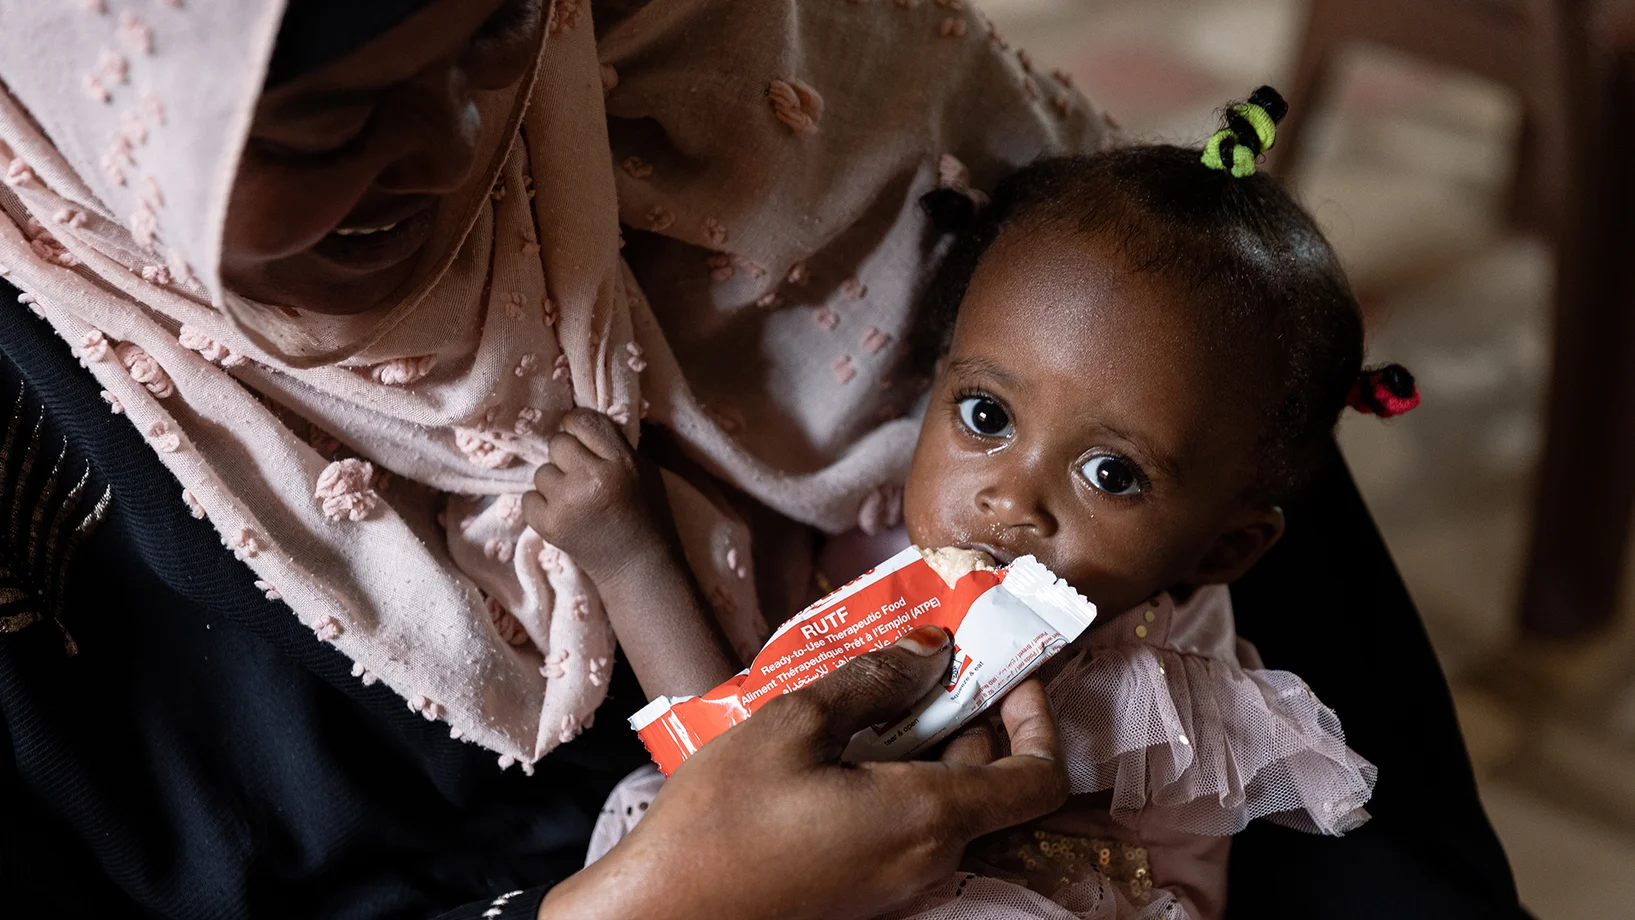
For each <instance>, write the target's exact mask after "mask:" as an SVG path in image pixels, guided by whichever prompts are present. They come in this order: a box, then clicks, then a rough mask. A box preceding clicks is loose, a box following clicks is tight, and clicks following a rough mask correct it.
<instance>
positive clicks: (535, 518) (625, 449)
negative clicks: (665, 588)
mask: <svg viewBox="0 0 1635 920" xmlns="http://www.w3.org/2000/svg"><path fill="white" fill-rule="evenodd" d="M550 451H551V454H550V456H551V460H550V462H549V463H546V464H544V465H543V466H541V467H540V468H539V469H538V470H537V471H535V472H534V488H535V489H537V490H538V491H537V492H529V493H527V494H525V495H524V496H523V497H522V510H523V515H524V517H525V518H526V520H527V521H528V525H529V526H530V527H532V528H533V529H534V531H535V532H536V533H538V534H539V535H540V536H541V537H544V538H545V540H546V541H547V542H549V543H551V544H554V545H556V546H559V547H561V548H562V549H563V550H565V551H567V553H568V555H569V556H572V557H573V560H574V561H575V562H577V563H578V564H579V566H580V568H582V569H584V570H585V574H587V575H589V576H590V577H591V580H593V581H596V582H598V583H602V582H604V581H606V580H608V579H611V578H613V577H615V576H617V575H618V573H619V571H620V570H621V569H623V568H624V567H625V566H626V565H627V564H628V563H629V562H630V561H631V560H632V559H635V558H637V557H638V556H640V555H641V554H642V553H644V552H646V553H652V552H654V551H655V550H654V545H655V541H656V537H657V528H656V527H655V526H654V524H653V520H652V518H651V517H650V516H649V514H648V511H647V504H646V497H645V494H644V492H643V488H642V481H641V473H640V468H639V466H638V464H637V460H636V453H635V451H634V450H632V449H631V448H630V445H629V443H628V442H626V441H625V439H624V435H623V434H621V433H620V431H619V428H618V426H617V425H615V424H614V422H613V420H612V419H610V418H608V417H607V416H605V415H603V414H601V413H600V412H593V411H591V410H589V409H574V410H573V411H571V412H569V413H568V414H567V415H566V416H565V417H564V418H563V419H562V430H561V431H560V432H558V433H557V434H555V435H553V436H552V437H551V440H550Z"/></svg>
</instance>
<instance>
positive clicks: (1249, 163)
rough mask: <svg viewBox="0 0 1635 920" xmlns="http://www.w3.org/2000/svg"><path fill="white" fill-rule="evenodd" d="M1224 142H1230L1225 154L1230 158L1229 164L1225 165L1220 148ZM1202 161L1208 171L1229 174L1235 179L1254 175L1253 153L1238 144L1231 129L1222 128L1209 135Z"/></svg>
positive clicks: (1236, 137)
mask: <svg viewBox="0 0 1635 920" xmlns="http://www.w3.org/2000/svg"><path fill="white" fill-rule="evenodd" d="M1226 141H1231V142H1232V143H1231V147H1230V150H1229V152H1228V153H1227V156H1230V157H1231V158H1232V162H1231V163H1227V162H1226V160H1225V158H1224V157H1222V155H1221V146H1222V144H1224V143H1225V142H1226ZM1203 161H1204V165H1205V166H1207V167H1209V168H1210V169H1218V170H1220V171H1221V172H1229V173H1231V174H1232V177H1233V178H1235V179H1243V178H1246V177H1248V176H1252V175H1254V174H1255V155H1254V153H1252V152H1250V150H1249V148H1248V147H1246V146H1244V145H1243V144H1241V143H1239V142H1238V136H1237V134H1235V133H1234V132H1233V131H1232V129H1231V128H1222V129H1220V130H1219V131H1216V132H1215V133H1214V134H1212V135H1210V137H1209V143H1207V144H1205V145H1204V156H1203Z"/></svg>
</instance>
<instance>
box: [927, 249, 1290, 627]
mask: <svg viewBox="0 0 1635 920" xmlns="http://www.w3.org/2000/svg"><path fill="white" fill-rule="evenodd" d="M1194 309H1195V308H1194V307H1193V306H1192V305H1191V304H1190V303H1189V302H1188V293H1187V292H1186V291H1185V290H1183V289H1179V288H1176V287H1172V286H1171V285H1169V284H1167V283H1166V282H1165V280H1164V279H1163V278H1160V277H1157V276H1155V275H1153V274H1151V273H1141V272H1131V271H1129V270H1127V269H1126V268H1125V267H1124V265H1123V263H1122V262H1121V260H1120V259H1119V258H1118V257H1117V256H1116V255H1115V254H1114V253H1113V252H1112V250H1111V249H1109V248H1108V247H1107V246H1105V245H1104V244H1102V243H1100V242H1099V241H1096V240H1094V239H1090V238H1087V237H1084V236H1082V235H1070V234H1065V233H1059V232H1042V233H1027V232H1025V231H1024V232H1018V231H1015V230H1007V231H1006V233H1005V234H1003V235H1001V237H1000V239H999V240H998V241H996V242H995V243H994V245H993V246H992V247H991V248H990V249H989V250H988V253H987V254H986V255H985V256H984V258H983V260H982V263H981V265H980V266H979V267H978V268H977V271H976V274H975V276H974V277H973V278H972V280H971V285H970V288H969V290H968V292H967V294H966V297H965V301H964V303H963V304H962V305H961V307H960V314H959V320H958V323H957V325H956V327H955V330H954V338H953V344H952V347H951V348H950V349H949V352H948V355H947V356H946V357H945V358H944V360H943V362H942V364H940V365H939V371H938V375H937V381H936V384H935V386H934V387H933V389H932V393H931V402H930V405H929V407H928V408H927V410H926V416H925V421H924V424H923V425H922V427H921V429H920V440H919V445H918V447H917V448H916V449H915V453H914V464H913V469H912V470H911V471H910V473H909V478H908V487H907V492H906V495H905V498H904V517H905V519H906V521H907V524H908V530H909V535H910V536H911V537H912V538H913V540H914V542H915V543H916V544H918V545H921V546H948V545H962V546H967V547H971V548H976V549H982V550H986V551H987V552H989V553H991V554H992V555H993V556H995V557H996V558H998V559H999V560H1000V561H1001V562H1004V561H1008V560H1009V559H1011V558H1013V557H1016V556H1020V555H1024V554H1032V555H1034V556H1036V557H1038V559H1039V560H1040V561H1042V562H1044V563H1045V564H1046V565H1048V566H1049V567H1050V568H1051V569H1052V570H1053V571H1055V572H1056V573H1057V574H1058V575H1060V576H1062V577H1063V578H1066V579H1067V580H1068V582H1069V583H1071V584H1072V585H1073V586H1074V587H1076V588H1078V589H1079V591H1081V592H1082V593H1084V595H1085V596H1086V597H1088V598H1089V599H1090V600H1091V601H1093V602H1095V603H1096V604H1097V605H1098V606H1100V607H1101V608H1102V609H1104V610H1106V611H1108V612H1109V613H1114V612H1118V611H1122V610H1124V609H1127V608H1129V607H1132V606H1134V605H1135V604H1137V603H1140V602H1141V601H1142V600H1143V599H1145V598H1147V597H1150V596H1151V595H1153V594H1155V593H1157V592H1158V591H1161V590H1163V589H1166V588H1169V587H1171V586H1174V585H1176V584H1182V583H1191V584H1201V583H1208V582H1215V581H1230V580H1231V579H1232V578H1235V577H1237V575H1239V574H1241V573H1242V571H1243V570H1245V569H1247V568H1248V567H1249V565H1252V564H1253V562H1254V559H1255V558H1258V557H1259V555H1260V553H1261V552H1263V551H1264V550H1265V549H1266V548H1267V547H1269V546H1270V545H1271V543H1272V542H1275V540H1276V539H1277V536H1278V534H1279V533H1281V515H1280V514H1279V513H1278V512H1276V511H1275V509H1271V508H1268V507H1254V506H1251V505H1250V504H1249V503H1248V502H1246V501H1245V500H1244V498H1243V496H1244V493H1245V486H1246V485H1247V484H1248V483H1249V482H1250V481H1251V476H1252V475H1253V473H1254V449H1255V440H1256V437H1255V434H1256V424H1257V422H1256V413H1255V412H1254V411H1253V407H1252V406H1251V405H1250V404H1249V403H1250V398H1251V397H1250V396H1249V395H1248V390H1249V387H1247V386H1245V385H1242V384H1240V383H1239V382H1238V381H1243V380H1248V379H1252V378H1253V377H1254V376H1255V373H1256V371H1257V369H1255V368H1244V367H1234V366H1232V365H1231V364H1230V363H1229V362H1228V361H1227V360H1225V359H1222V358H1220V357H1218V356H1216V355H1214V354H1212V353H1211V347H1210V346H1211V344H1212V343H1211V342H1210V341H1207V340H1206V339H1207V338H1208V337H1206V336H1205V335H1204V334H1203V333H1202V332H1201V331H1200V330H1199V329H1198V326H1197V324H1196V321H1195V319H1194V317H1193V312H1192V311H1193V310H1194Z"/></svg>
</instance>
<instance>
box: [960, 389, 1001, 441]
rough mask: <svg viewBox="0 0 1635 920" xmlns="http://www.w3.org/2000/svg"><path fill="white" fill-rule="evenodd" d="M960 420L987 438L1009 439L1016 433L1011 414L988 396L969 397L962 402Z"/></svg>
mask: <svg viewBox="0 0 1635 920" xmlns="http://www.w3.org/2000/svg"><path fill="white" fill-rule="evenodd" d="M959 420H960V421H961V422H964V423H965V427H966V428H969V429H971V430H972V431H974V432H976V433H977V434H979V435H982V436H983V437H985V438H1008V437H1010V436H1011V435H1012V434H1013V433H1015V426H1013V425H1012V424H1011V417H1010V413H1008V412H1006V411H1005V407H1004V406H1001V405H1000V404H999V403H998V402H996V401H994V400H993V399H990V398H989V397H986V396H967V397H965V398H964V399H962V400H960V401H959Z"/></svg>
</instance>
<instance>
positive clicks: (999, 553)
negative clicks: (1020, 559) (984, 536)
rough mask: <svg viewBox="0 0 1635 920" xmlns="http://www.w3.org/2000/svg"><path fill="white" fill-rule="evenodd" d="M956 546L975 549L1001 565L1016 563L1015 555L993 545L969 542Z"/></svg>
mask: <svg viewBox="0 0 1635 920" xmlns="http://www.w3.org/2000/svg"><path fill="white" fill-rule="evenodd" d="M956 545H957V546H959V548H960V549H974V550H976V551H977V552H981V553H987V554H988V555H990V556H992V557H993V561H994V562H996V563H998V564H999V565H1010V564H1011V563H1012V562H1014V561H1016V554H1015V553H1013V552H1010V551H1009V550H1004V549H1000V548H999V547H997V546H994V545H993V544H991V543H976V542H967V543H959V544H956Z"/></svg>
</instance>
